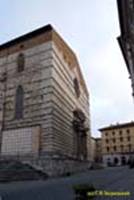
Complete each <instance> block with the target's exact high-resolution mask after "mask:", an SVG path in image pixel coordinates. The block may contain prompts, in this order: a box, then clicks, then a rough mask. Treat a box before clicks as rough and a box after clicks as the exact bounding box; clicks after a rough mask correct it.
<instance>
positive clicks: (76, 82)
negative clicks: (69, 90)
mask: <svg viewBox="0 0 134 200" xmlns="http://www.w3.org/2000/svg"><path fill="white" fill-rule="evenodd" d="M74 90H75V93H76V96H77V97H78V98H79V96H80V88H79V82H78V80H77V78H74Z"/></svg>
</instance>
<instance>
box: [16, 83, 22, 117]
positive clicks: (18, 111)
mask: <svg viewBox="0 0 134 200" xmlns="http://www.w3.org/2000/svg"><path fill="white" fill-rule="evenodd" d="M23 107H24V91H23V88H22V86H18V88H17V90H16V104H15V118H16V119H21V118H23Z"/></svg>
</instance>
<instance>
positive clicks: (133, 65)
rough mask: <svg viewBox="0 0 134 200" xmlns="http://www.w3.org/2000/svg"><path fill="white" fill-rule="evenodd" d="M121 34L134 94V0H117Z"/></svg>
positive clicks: (121, 43)
mask: <svg viewBox="0 0 134 200" xmlns="http://www.w3.org/2000/svg"><path fill="white" fill-rule="evenodd" d="M117 5H118V13H119V23H120V30H121V35H120V37H118V41H119V45H120V48H121V51H122V54H123V57H124V59H125V62H126V65H127V69H128V72H129V74H130V79H131V82H132V90H133V93H132V94H133V96H134V1H133V0H117Z"/></svg>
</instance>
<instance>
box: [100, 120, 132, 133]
mask: <svg viewBox="0 0 134 200" xmlns="http://www.w3.org/2000/svg"><path fill="white" fill-rule="evenodd" d="M132 126H134V122H133V121H132V122H128V123H124V124H115V125H111V126H106V127H104V128H100V129H98V130H99V131H106V130H112V129H117V128H125V127H132Z"/></svg>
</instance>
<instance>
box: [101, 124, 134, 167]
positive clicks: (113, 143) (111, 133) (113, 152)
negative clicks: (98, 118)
mask: <svg viewBox="0 0 134 200" xmlns="http://www.w3.org/2000/svg"><path fill="white" fill-rule="evenodd" d="M100 132H101V148H102V159H103V163H104V165H106V166H112V165H115V166H116V165H117V166H118V165H126V164H128V162H129V161H130V160H131V159H133V158H134V122H129V123H123V124H118V123H117V124H115V125H110V126H107V127H104V128H101V129H100Z"/></svg>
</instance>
